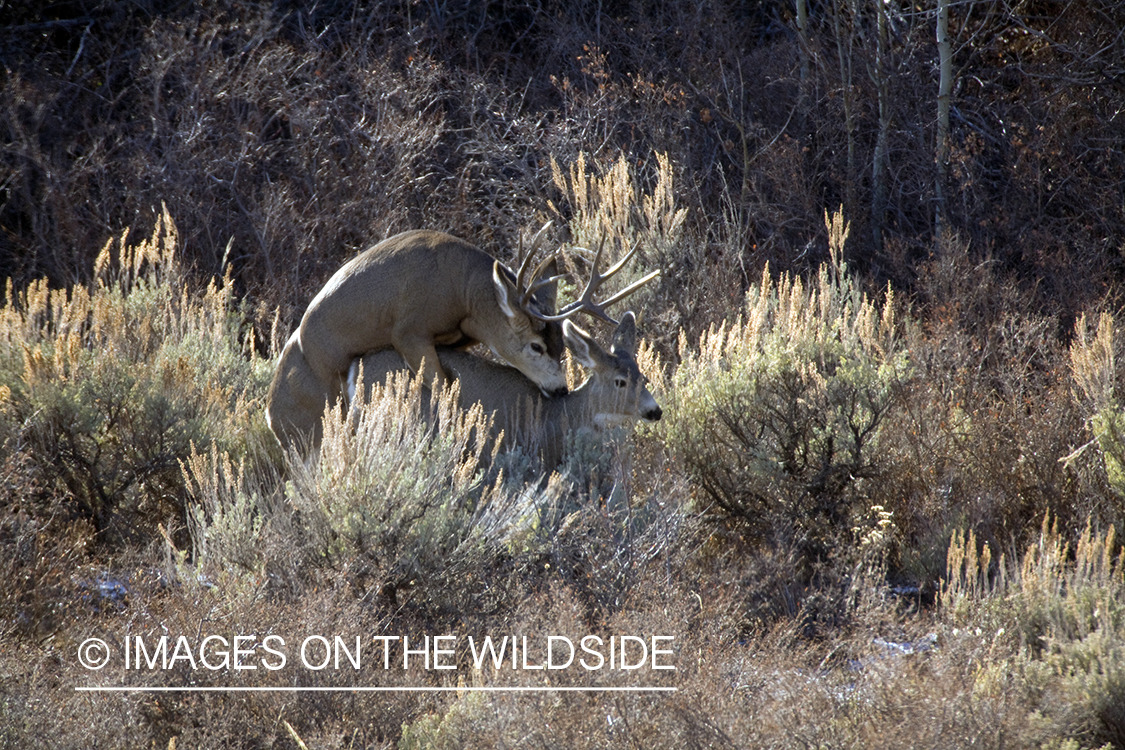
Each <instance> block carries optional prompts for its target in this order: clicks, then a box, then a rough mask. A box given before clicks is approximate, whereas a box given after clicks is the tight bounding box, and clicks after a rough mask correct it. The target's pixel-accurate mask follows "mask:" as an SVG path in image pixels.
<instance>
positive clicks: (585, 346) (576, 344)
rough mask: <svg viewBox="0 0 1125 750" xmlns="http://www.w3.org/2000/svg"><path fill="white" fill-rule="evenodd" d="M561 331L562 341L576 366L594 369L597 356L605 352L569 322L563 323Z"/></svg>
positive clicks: (586, 334)
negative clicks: (575, 361) (564, 342)
mask: <svg viewBox="0 0 1125 750" xmlns="http://www.w3.org/2000/svg"><path fill="white" fill-rule="evenodd" d="M562 330H563V340H565V341H566V345H567V348H568V349H570V353H571V354H572V355H573V356H574V358H575V359H576V360H578V364H580V365H582V366H583V367H585V368H586V369H588V370H593V369H594V368H596V367H597V366H598V357H599V355H603V356H604V354H605V351H604V350H603V349H602V348H601V347H600V346H598V342H597V341H594V339H593V338H592V337H591V336H590V334H588V333H586V332H585V331H583V330H582V329H581V328H579V327H578V326H576V325H574V323H571V322H570V321H569V320H564V321H563V325H562Z"/></svg>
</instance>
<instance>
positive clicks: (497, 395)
mask: <svg viewBox="0 0 1125 750" xmlns="http://www.w3.org/2000/svg"><path fill="white" fill-rule="evenodd" d="M636 330H637V329H636V318H635V317H634V315H633V313H631V312H628V313H626V314H625V315H624V316H623V317H622V319H621V323H620V324H619V325H618V326H617V330H616V331H615V332H614V334H613V347H612V349H611V350H610V351H608V352H607V351H605V350H604V349H602V347H601V346H599V345H598V343H597V342H596V341H595V340H594V339H593V338H592V337H591V336H590V335H589V334H588V333H586V332H585V331H583V330H582V329H581V328H579V327H578V326H576V325H574V323H573V322H571V321H570V320H566V321H564V322H563V338H564V340H565V342H566V345H567V347H568V348H569V349H570V352H571V354H572V355H573V356H574V357H575V359H577V360H578V362H579V363H580V364H581V365H582V366H583V367H585V368H586V369H587V370H589V377H588V378H587V379H586V382H584V383H583V384H582V385H580V386H578V387H577V388H575V389H574V390H573V391H570V392H569V393H567V394H566V395H563V396H558V397H555V398H546V397H544V396H543V394H542V392H541V391H540V390H539V389H538V388H536V387H535V386H534V384H532V383H531V382H530V381H528V380H527V378H525V377H524V376H523V375H521V374H520V372H519V371H518V370H516V369H514V368H511V367H506V366H504V365H499V364H496V363H494V362H489V361H487V360H485V359H482V358H480V357H477V356H475V355H473V354H470V353H468V352H463V351H457V350H454V349H445V348H443V349H440V350H438V359H439V360H440V361H441V366H442V367H443V368H444V369H445V370H447V371H448V372H449V373H450V374H451V375H453V376H454V377H456V378H457V380H458V382H459V383H460V405H461V406H462V407H463V408H466V409H467V408H469V407H471V406H472V405H473V404H476V403H480V405H481V407H482V408H483V410H484V413H485V414H486V415H489V414H491V415H492V417H493V423H492V430H493V432H492V439H493V440H495V439H496V438H497V437H498V435H499V433H500V431H503V433H504V439H505V440H507V441H509V442H514V443H516V444H518V445H521V446H522V447H526V448H529V449H531V450H533V451H538V452H539V454H540V456H541V457H542V458H543V461H544V465H545V466H546V467H548V468H554V467H555V466H558V465H559V463H560V462H561V460H562V456H563V449H564V448H565V445H566V435H567V432H568V431H569V430H573V429H579V428H582V427H591V426H592V427H597V428H603V427H610V426H614V425H618V424H624V423H628V422H630V421H632V420H635V419H644V420H647V421H650V422H654V421H656V420H658V419H660V416H661V409H660V406H659V405H658V404H657V403H656V399H655V398H653V395H652V393H651V392H650V391H649V389H648V387H647V383H648V379H647V378H646V377H645V376H644V375H643V374H641V371H640V369H639V368H638V367H637V360H636V356H635V352H636V335H637V334H636ZM404 369H406V365H405V364H404V362H403V359H402V357H401V356H400V355H399V354H398V353H397V352H395V351H392V350H384V351H380V352H372V353H369V354H366V355H364V356H363V357H361V358H356V359H355V360H354V361H353V363H352V366H351V368H350V370H349V372H348V397H349V400H350V401H351V402H352V403H353V404H354V403H355V402H356V393H357V390H358V388H359V381H360V378H361V377H362V380H363V382H364V383H368V384H369V383H382V382H385V381H386V379H387V376H388V375H389V374H390V373H393V372H398V371H401V370H404ZM363 393H364V396H367V395H369V393H370V391H369V389H367V387H365V390H364V392H363ZM363 400H364V401H366V400H367V399H366V398H364V399H363Z"/></svg>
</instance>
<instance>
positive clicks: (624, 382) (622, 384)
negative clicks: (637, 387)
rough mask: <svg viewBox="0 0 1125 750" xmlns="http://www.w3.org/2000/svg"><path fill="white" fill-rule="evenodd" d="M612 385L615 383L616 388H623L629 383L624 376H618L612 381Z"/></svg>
mask: <svg viewBox="0 0 1125 750" xmlns="http://www.w3.org/2000/svg"><path fill="white" fill-rule="evenodd" d="M614 385H616V386H617V387H618V388H624V387H625V386H627V385H629V381H628V380H626V379H625V378H618V379H617V380H615V381H614Z"/></svg>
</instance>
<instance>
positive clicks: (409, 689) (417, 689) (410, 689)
mask: <svg viewBox="0 0 1125 750" xmlns="http://www.w3.org/2000/svg"><path fill="white" fill-rule="evenodd" d="M74 690H75V692H80V693H452V692H468V693H674V692H676V691H677V690H679V688H676V687H643V686H641V687H424V686H406V687H381V686H372V687H365V686H359V687H155V686H151V687H150V686H144V685H142V686H138V687H112V686H110V687H75V688H74Z"/></svg>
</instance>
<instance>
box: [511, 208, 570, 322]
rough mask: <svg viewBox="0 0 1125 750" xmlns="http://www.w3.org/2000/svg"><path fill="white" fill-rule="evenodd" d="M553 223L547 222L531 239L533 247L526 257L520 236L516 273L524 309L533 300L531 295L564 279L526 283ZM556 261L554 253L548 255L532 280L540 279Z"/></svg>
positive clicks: (555, 278) (556, 278) (556, 277)
mask: <svg viewBox="0 0 1125 750" xmlns="http://www.w3.org/2000/svg"><path fill="white" fill-rule="evenodd" d="M552 223H553V222H551V221H547V223H546V224H544V225H543V226H542V227H541V228H540V229H539V231H538V232H536V233H535V236H534V237H532V238H531V247H529V248H528V249H527V254H526V255H525V254H524V252H523V236H522V235H521V236H520V244H519V252H518V254H517V257H518V259H519V271H518V272H517V273H516V289H517V290H519V291H520V296H521V300H520V301H521V303H522V306H523V307H527V302H528V300H530V299H531V295H533V294H535V292H537V291H539V290H540V289H541V288H543V287H544V286H546V285H547V284H550V283H551V282H552V281H558V280H559V279H561V278H562V277H561V276H555V277H553V278H551V279H547V280H545V281H538V282H536V283H534V284H525V283H524V282H525V280H526V278H527V267H528V266H529V265H530V264H531V259H532V258H533V257H535V252H536V251H537V250H538V249H539V246H540V245H541V244H542V243H543V238H544V237H546V236H547V230H548V229H550V228H551V224H552ZM554 259H555V256H554V253H552V254H551V255H548V256H547V257H546V258H545V259H544V260H543V262H542V263H540V264H539V266H538V267H537V268H536V269H535V273H533V274H532V276H531V278H533V279H539V277H540V275H541V274H542V273H543V272H544V271H546V269H547V266H549V265H550V263H551V261H552V260H554Z"/></svg>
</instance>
